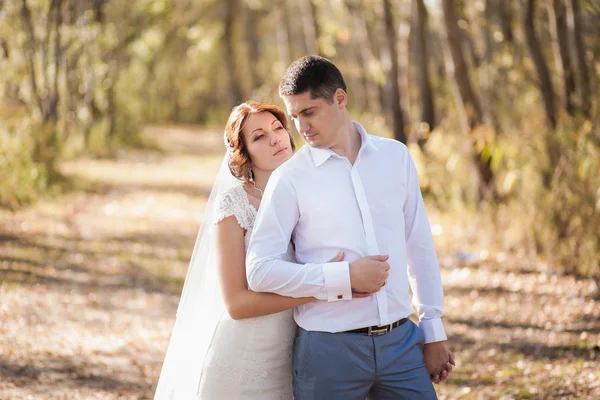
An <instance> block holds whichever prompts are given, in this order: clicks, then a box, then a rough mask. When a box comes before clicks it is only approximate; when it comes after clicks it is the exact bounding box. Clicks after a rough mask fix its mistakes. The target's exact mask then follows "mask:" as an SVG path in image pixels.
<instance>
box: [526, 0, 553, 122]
mask: <svg viewBox="0 0 600 400" xmlns="http://www.w3.org/2000/svg"><path fill="white" fill-rule="evenodd" d="M535 7H536V0H526V4H525V14H524V16H523V31H524V32H525V40H526V41H527V47H528V48H529V52H530V53H531V58H532V59H533V63H534V64H535V69H536V71H537V75H538V79H539V82H538V85H539V89H540V92H541V94H542V98H543V100H544V109H545V111H546V117H547V119H548V122H549V123H550V126H551V127H552V129H554V128H556V110H555V106H554V90H553V88H552V80H551V79H550V70H549V69H548V64H546V60H545V59H544V54H543V53H542V47H541V44H540V41H539V40H538V37H537V34H536V32H535V23H534V19H535V18H534V17H535Z"/></svg>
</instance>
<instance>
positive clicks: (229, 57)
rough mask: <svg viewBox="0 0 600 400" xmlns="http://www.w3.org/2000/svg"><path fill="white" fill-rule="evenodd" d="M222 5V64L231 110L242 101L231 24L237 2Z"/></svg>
mask: <svg viewBox="0 0 600 400" xmlns="http://www.w3.org/2000/svg"><path fill="white" fill-rule="evenodd" d="M223 4H224V5H225V20H224V23H225V29H224V30H223V49H224V62H225V68H226V69H227V80H228V81H229V90H230V92H229V93H230V95H229V99H230V105H231V107H232V108H233V107H235V106H237V105H238V104H240V103H242V101H243V96H242V90H241V87H240V84H239V83H238V78H237V72H236V68H235V51H234V41H235V39H234V37H233V23H234V18H235V10H236V8H237V1H236V0H226V1H225V2H224V3H223Z"/></svg>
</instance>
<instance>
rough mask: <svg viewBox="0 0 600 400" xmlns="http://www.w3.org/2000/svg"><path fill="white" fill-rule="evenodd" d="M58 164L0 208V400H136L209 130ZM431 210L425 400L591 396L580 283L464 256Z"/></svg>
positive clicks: (191, 214) (181, 270)
mask: <svg viewBox="0 0 600 400" xmlns="http://www.w3.org/2000/svg"><path fill="white" fill-rule="evenodd" d="M146 135H148V136H149V137H151V138H153V139H154V140H156V141H158V142H160V143H161V147H162V148H163V151H160V152H159V151H153V150H128V151H125V152H121V153H119V154H118V155H117V157H116V159H114V160H113V159H111V160H91V159H79V160H76V161H70V162H66V163H64V164H62V165H61V171H62V172H63V173H64V174H65V175H66V176H68V177H69V178H70V181H71V182H72V183H71V186H72V187H71V190H70V191H68V192H67V193H65V194H64V195H62V196H60V197H55V198H51V199H45V200H43V201H41V202H39V203H37V204H35V205H34V206H32V207H28V208H24V209H21V210H19V211H17V212H12V213H11V212H8V211H0V282H1V283H0V399H77V398H82V399H115V398H119V399H150V398H152V396H153V390H154V387H155V385H156V382H157V380H158V376H159V373H160V368H161V364H162V360H163V357H164V353H165V351H166V348H167V343H168V339H169V335H170V331H171V327H172V324H173V320H174V316H175V310H176V306H177V302H178V298H179V295H180V291H181V286H182V284H183V279H184V277H185V271H186V268H187V265H188V261H189V257H190V255H191V252H192V249H193V246H194V240H195V238H196V234H197V230H198V226H199V222H200V218H201V216H202V212H203V208H204V205H205V202H206V199H207V197H208V194H209V193H210V187H211V183H212V179H213V177H214V174H215V173H216V171H217V169H218V167H219V163H220V158H221V155H222V152H223V151H222V137H221V133H220V132H219V131H217V130H214V131H211V130H204V131H203V132H199V131H198V130H197V129H196V128H187V127H168V128H167V127H160V128H158V127H156V128H149V129H147V130H146ZM467 218H468V216H464V215H460V216H458V215H442V214H439V213H437V212H436V211H435V210H433V209H430V220H431V224H432V226H433V231H434V233H435V240H436V243H437V247H438V253H439V257H440V262H441V266H442V274H443V280H444V286H445V294H446V298H445V311H446V317H445V326H446V329H447V331H448V334H449V337H450V347H451V349H452V350H453V351H454V352H455V354H456V361H457V367H456V369H455V372H454V373H453V375H452V378H451V379H450V381H449V383H448V384H447V385H440V386H437V387H436V388H437V391H438V394H439V397H440V399H459V398H461V399H462V398H464V399H496V398H504V399H513V398H517V399H548V398H561V399H562V398H587V399H598V398H600V366H599V365H600V364H599V362H598V360H599V359H600V347H599V346H600V301H598V300H594V298H593V293H594V292H596V293H597V288H596V286H595V284H594V283H593V282H592V281H591V280H589V281H588V280H576V279H574V278H570V277H563V276H556V275H554V274H552V273H551V272H550V271H548V270H547V269H546V268H545V267H544V265H543V263H541V262H539V263H536V262H532V261H527V260H526V259H525V258H523V257H519V256H518V255H513V254H505V253H494V252H492V251H490V250H488V249H477V248H472V246H470V245H469V243H472V242H474V241H473V240H471V239H473V238H474V237H476V236H477V235H481V234H485V232H486V231H489V230H493V229H494V227H493V226H483V225H480V224H478V223H477V219H475V218H473V219H472V220H469V219H467Z"/></svg>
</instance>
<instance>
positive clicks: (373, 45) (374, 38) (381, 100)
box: [359, 0, 391, 114]
mask: <svg viewBox="0 0 600 400" xmlns="http://www.w3.org/2000/svg"><path fill="white" fill-rule="evenodd" d="M359 7H360V10H361V17H362V20H363V21H364V28H365V33H366V35H365V36H366V38H367V41H368V47H369V49H371V54H372V56H373V60H374V61H376V62H374V63H373V64H376V65H377V67H378V68H381V67H382V65H381V64H382V63H381V60H382V54H381V53H382V51H381V48H382V46H381V43H380V41H379V39H378V35H377V27H378V26H379V25H378V24H377V23H376V21H378V20H379V18H378V17H379V16H378V15H377V13H375V14H376V15H375V17H372V18H369V17H368V16H367V15H366V14H365V12H364V10H365V7H364V1H363V0H359ZM371 11H372V12H374V11H375V10H371ZM376 73H378V76H376V77H375V85H376V89H377V93H376V95H377V103H378V104H379V107H378V108H379V110H380V112H381V113H383V114H386V113H388V111H389V109H390V107H389V104H388V101H387V99H386V91H385V87H384V85H383V83H382V79H380V77H381V76H382V75H383V72H382V70H381V69H378V70H377V72H376ZM390 114H391V112H390Z"/></svg>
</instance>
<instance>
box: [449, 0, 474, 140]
mask: <svg viewBox="0 0 600 400" xmlns="http://www.w3.org/2000/svg"><path fill="white" fill-rule="evenodd" d="M443 5H444V22H445V26H446V34H447V42H448V48H449V50H450V56H451V60H452V64H453V65H452V64H449V63H448V62H447V63H446V64H447V65H448V66H450V67H451V71H449V72H451V73H449V75H452V76H454V79H455V81H456V85H457V87H458V91H459V93H460V98H461V100H462V103H463V107H464V111H463V112H464V114H465V116H466V118H467V122H468V127H467V131H470V130H471V129H472V128H474V127H475V126H476V125H479V124H481V123H483V112H482V109H481V104H480V102H479V99H478V98H477V96H476V95H475V91H474V90H473V87H472V86H471V80H470V77H469V67H468V64H467V62H466V61H465V57H464V54H463V49H462V43H461V33H460V30H459V27H458V19H457V17H456V13H455V11H454V1H453V0H443ZM447 61H449V60H447Z"/></svg>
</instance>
